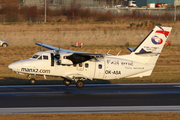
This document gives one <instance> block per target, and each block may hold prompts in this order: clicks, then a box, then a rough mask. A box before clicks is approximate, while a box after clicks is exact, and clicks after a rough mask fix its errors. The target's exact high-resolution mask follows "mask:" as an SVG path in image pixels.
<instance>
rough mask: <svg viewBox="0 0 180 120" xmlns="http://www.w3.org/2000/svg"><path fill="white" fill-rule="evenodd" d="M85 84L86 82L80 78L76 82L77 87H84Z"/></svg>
mask: <svg viewBox="0 0 180 120" xmlns="http://www.w3.org/2000/svg"><path fill="white" fill-rule="evenodd" d="M83 86H84V83H83V81H82V80H78V81H77V83H76V87H77V88H82V87H83Z"/></svg>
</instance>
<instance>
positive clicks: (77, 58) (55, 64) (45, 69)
mask: <svg viewBox="0 0 180 120" xmlns="http://www.w3.org/2000/svg"><path fill="white" fill-rule="evenodd" d="M171 29H172V28H171V27H160V26H156V27H155V28H154V29H153V30H152V31H151V32H150V33H149V35H148V36H147V37H146V38H145V39H144V40H143V41H142V42H141V43H140V44H139V45H138V46H137V48H136V49H133V48H128V49H129V50H130V51H131V54H129V55H115V56H114V55H109V54H102V53H87V52H77V51H71V50H65V49H61V48H57V47H53V46H49V45H46V44H42V43H36V45H39V46H41V48H42V47H45V48H48V49H50V50H51V51H40V52H37V53H36V54H35V55H33V56H32V57H31V58H29V59H26V60H20V61H17V62H14V63H12V64H10V65H9V66H8V68H9V69H11V70H12V71H15V72H16V73H19V74H27V75H28V78H29V79H30V83H31V84H35V82H36V81H35V79H34V78H31V75H43V76H44V78H45V79H46V76H60V77H62V78H64V81H63V82H64V84H65V85H67V86H68V85H70V83H71V81H75V82H76V86H77V87H78V88H82V87H83V86H84V83H83V81H84V80H87V79H89V80H94V79H96V80H97V79H105V80H110V79H118V78H123V77H125V78H130V77H143V76H149V75H151V73H152V70H153V68H154V66H155V64H156V61H157V59H158V57H159V55H160V53H161V51H162V48H163V46H164V44H165V41H166V39H167V38H168V36H169V33H170V32H171Z"/></svg>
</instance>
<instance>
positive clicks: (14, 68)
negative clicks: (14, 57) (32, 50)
mask: <svg viewBox="0 0 180 120" xmlns="http://www.w3.org/2000/svg"><path fill="white" fill-rule="evenodd" d="M19 67H20V64H18V63H11V64H10V65H8V68H9V69H11V70H12V71H16V70H18V68H19Z"/></svg>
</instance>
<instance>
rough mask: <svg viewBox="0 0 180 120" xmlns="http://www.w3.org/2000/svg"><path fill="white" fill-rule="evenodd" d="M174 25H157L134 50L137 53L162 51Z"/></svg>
mask: <svg viewBox="0 0 180 120" xmlns="http://www.w3.org/2000/svg"><path fill="white" fill-rule="evenodd" d="M171 29H172V27H160V26H156V27H155V28H154V29H153V30H152V31H151V32H150V33H149V35H148V36H147V37H146V38H145V39H144V40H143V41H142V42H141V43H140V44H139V45H138V46H137V48H136V49H135V50H134V51H133V52H134V53H135V54H143V53H161V51H162V48H163V46H164V44H165V42H166V40H167V38H168V36H169V34H170V32H171Z"/></svg>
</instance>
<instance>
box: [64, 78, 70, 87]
mask: <svg viewBox="0 0 180 120" xmlns="http://www.w3.org/2000/svg"><path fill="white" fill-rule="evenodd" d="M63 83H64V84H65V85H66V86H69V85H70V84H71V81H70V80H67V79H64V80H63Z"/></svg>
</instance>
